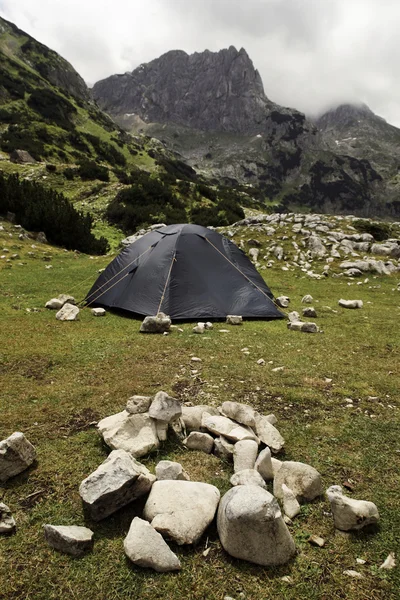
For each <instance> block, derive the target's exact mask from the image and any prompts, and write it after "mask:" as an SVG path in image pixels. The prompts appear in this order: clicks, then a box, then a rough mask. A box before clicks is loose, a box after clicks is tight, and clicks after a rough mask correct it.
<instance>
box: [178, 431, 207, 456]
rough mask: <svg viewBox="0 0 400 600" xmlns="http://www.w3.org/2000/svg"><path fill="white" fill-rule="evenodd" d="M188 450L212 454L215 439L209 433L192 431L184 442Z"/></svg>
mask: <svg viewBox="0 0 400 600" xmlns="http://www.w3.org/2000/svg"><path fill="white" fill-rule="evenodd" d="M183 443H184V444H185V446H186V448H189V449H190V450H199V451H200V452H205V453H206V454H211V452H212V451H213V448H214V438H213V437H212V436H211V435H210V434H209V433H201V432H200V431H192V432H191V433H189V435H188V437H187V438H186V440H184V442H183Z"/></svg>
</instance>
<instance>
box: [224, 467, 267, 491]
mask: <svg viewBox="0 0 400 600" xmlns="http://www.w3.org/2000/svg"><path fill="white" fill-rule="evenodd" d="M230 482H231V485H233V486H236V485H258V486H260V487H262V488H265V487H267V486H266V484H265V481H264V479H263V478H262V477H261V475H260V473H259V472H258V471H256V470H255V469H244V470H243V471H238V472H237V473H234V474H233V475H232V477H231V478H230Z"/></svg>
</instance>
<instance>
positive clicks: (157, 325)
mask: <svg viewBox="0 0 400 600" xmlns="http://www.w3.org/2000/svg"><path fill="white" fill-rule="evenodd" d="M170 329H171V319H170V317H168V315H165V314H164V313H161V312H160V313H158V315H154V316H149V317H145V319H144V321H143V323H142V324H141V326H140V330H139V331H140V333H164V332H169V330H170Z"/></svg>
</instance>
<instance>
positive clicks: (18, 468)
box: [0, 431, 36, 483]
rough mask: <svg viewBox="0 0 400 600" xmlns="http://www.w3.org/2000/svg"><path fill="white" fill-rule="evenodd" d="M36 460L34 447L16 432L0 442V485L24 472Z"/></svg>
mask: <svg viewBox="0 0 400 600" xmlns="http://www.w3.org/2000/svg"><path fill="white" fill-rule="evenodd" d="M35 459H36V450H35V448H34V446H32V444H31V443H30V442H29V441H28V440H27V439H26V437H25V436H24V434H23V433H21V432H19V431H17V432H15V433H13V434H12V435H10V437H8V438H7V439H5V440H3V441H1V442H0V483H5V482H6V481H7V480H8V479H10V478H11V477H15V475H19V473H22V471H25V470H26V469H27V468H28V467H30V466H31V464H32V463H33V462H34V461H35Z"/></svg>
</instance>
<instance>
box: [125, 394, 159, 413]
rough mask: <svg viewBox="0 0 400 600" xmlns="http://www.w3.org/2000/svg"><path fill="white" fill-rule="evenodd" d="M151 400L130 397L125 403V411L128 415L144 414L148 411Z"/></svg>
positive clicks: (141, 397) (149, 397)
mask: <svg viewBox="0 0 400 600" xmlns="http://www.w3.org/2000/svg"><path fill="white" fill-rule="evenodd" d="M152 400H153V398H152V397H151V396H132V397H131V398H129V399H128V401H127V403H126V411H127V412H128V413H129V414H130V415H136V414H141V413H145V412H147V411H148V410H149V408H150V404H151V403H152Z"/></svg>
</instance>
